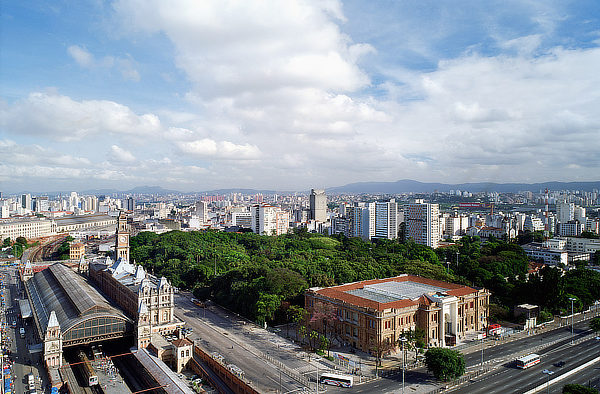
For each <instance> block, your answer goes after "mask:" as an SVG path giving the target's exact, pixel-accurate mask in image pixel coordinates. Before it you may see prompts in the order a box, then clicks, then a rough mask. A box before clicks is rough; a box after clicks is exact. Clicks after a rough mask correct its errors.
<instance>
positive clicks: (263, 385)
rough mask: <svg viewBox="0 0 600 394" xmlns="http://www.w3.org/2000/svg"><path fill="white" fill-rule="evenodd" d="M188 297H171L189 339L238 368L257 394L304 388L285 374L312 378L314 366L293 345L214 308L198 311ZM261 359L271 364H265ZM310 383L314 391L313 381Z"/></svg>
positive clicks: (176, 313) (314, 370)
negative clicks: (191, 331)
mask: <svg viewBox="0 0 600 394" xmlns="http://www.w3.org/2000/svg"><path fill="white" fill-rule="evenodd" d="M190 297H191V295H190V294H187V293H186V294H176V295H175V315H176V316H177V317H178V318H180V319H182V320H184V321H185V322H186V324H187V326H188V327H191V328H192V329H193V333H192V335H190V336H189V338H190V339H193V340H195V341H198V342H199V343H200V344H201V345H202V347H203V348H205V349H206V350H208V351H209V352H218V353H220V354H221V355H223V356H224V358H225V362H226V363H228V364H229V363H233V364H235V365H236V366H238V367H239V368H241V369H242V370H243V371H244V375H245V377H246V379H248V380H250V381H251V382H252V383H253V385H254V387H255V388H256V389H257V390H258V391H259V392H261V393H276V392H281V391H283V392H287V393H292V392H299V391H302V390H303V389H305V388H306V387H305V386H303V385H302V384H300V383H299V382H297V381H296V380H294V379H292V378H290V377H289V376H287V375H286V373H285V372H286V371H287V372H291V373H293V374H296V375H297V376H303V375H307V374H312V376H316V366H314V365H313V364H311V363H309V362H308V361H307V360H305V359H304V358H303V357H302V356H303V353H302V352H301V350H300V349H299V348H298V347H297V346H295V345H294V344H292V343H290V342H289V341H287V340H285V339H283V338H281V337H279V336H277V335H275V334H273V333H270V332H268V331H267V330H264V329H261V328H258V327H256V326H255V325H254V324H249V323H247V322H246V321H244V320H243V319H241V318H239V317H237V316H236V315H234V314H232V313H228V312H227V311H224V310H222V309H220V308H218V307H217V306H214V305H212V306H208V307H207V308H206V309H203V308H201V307H198V306H196V305H195V304H193V303H192V302H191V301H190ZM264 355H266V356H267V357H271V358H272V360H271V361H267V360H266V358H267V357H264ZM279 362H281V363H282V364H284V365H285V371H283V369H282V368H280V367H279V366H276V365H275V363H279ZM313 362H314V360H313ZM323 369H325V366H323ZM311 383H312V386H311V390H314V388H315V387H314V381H313V382H311Z"/></svg>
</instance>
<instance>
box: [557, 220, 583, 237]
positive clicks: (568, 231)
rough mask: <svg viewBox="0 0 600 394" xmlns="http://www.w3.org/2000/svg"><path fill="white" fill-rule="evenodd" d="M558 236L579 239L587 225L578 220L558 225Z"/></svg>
mask: <svg viewBox="0 0 600 394" xmlns="http://www.w3.org/2000/svg"><path fill="white" fill-rule="evenodd" d="M557 227H558V235H560V236H561V237H577V236H579V235H581V233H582V232H583V230H585V225H584V224H583V223H581V222H579V221H578V220H570V221H568V222H560V223H558V226H557Z"/></svg>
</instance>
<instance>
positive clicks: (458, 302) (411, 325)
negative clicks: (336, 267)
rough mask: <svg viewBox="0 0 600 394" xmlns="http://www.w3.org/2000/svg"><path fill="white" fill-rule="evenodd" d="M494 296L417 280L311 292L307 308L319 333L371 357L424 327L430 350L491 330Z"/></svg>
mask: <svg viewBox="0 0 600 394" xmlns="http://www.w3.org/2000/svg"><path fill="white" fill-rule="evenodd" d="M489 295H490V294H489V292H488V291H486V290H485V289H481V288H475V287H468V286H463V285H458V284H454V283H448V282H443V281H438V280H433V279H426V278H422V277H420V276H414V275H406V274H405V275H400V276H396V277H393V278H387V279H374V280H367V281H362V282H355V283H348V284H344V285H340V286H334V287H327V288H310V289H308V290H307V291H306V293H305V308H306V310H307V311H308V312H309V316H310V322H311V326H312V328H313V329H315V330H317V331H319V332H321V333H325V332H326V333H327V334H328V335H331V334H334V335H335V337H336V338H337V339H338V340H340V341H341V342H343V343H345V344H348V345H350V346H353V347H355V348H357V349H360V350H362V351H365V352H374V349H376V348H379V349H382V348H387V349H389V350H391V349H392V348H393V347H395V346H396V345H397V344H398V340H399V338H400V337H401V336H402V333H403V332H405V331H409V330H413V331H414V330H415V329H416V328H421V329H423V330H424V331H425V335H426V338H425V342H426V343H427V344H428V345H429V346H451V345H454V344H455V343H456V341H457V339H462V338H464V336H465V334H466V333H467V332H469V331H477V330H482V329H484V328H485V327H486V326H487V317H488V302H489Z"/></svg>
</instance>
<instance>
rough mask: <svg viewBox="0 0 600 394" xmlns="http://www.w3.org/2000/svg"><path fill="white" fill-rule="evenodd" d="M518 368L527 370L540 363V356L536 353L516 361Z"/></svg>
mask: <svg viewBox="0 0 600 394" xmlns="http://www.w3.org/2000/svg"><path fill="white" fill-rule="evenodd" d="M516 363H517V368H520V369H526V368H529V367H531V366H534V365H536V364H539V363H540V356H538V355H537V354H535V353H531V354H528V355H527V356H523V357H520V358H518V359H517V360H516Z"/></svg>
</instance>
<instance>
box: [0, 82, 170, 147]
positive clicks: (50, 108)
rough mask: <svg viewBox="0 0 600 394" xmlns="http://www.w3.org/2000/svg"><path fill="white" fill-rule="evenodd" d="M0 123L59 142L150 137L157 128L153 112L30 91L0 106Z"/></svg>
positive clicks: (23, 132)
mask: <svg viewBox="0 0 600 394" xmlns="http://www.w3.org/2000/svg"><path fill="white" fill-rule="evenodd" d="M0 115H2V116H1V120H0V125H1V126H2V127H3V128H4V129H5V130H6V131H8V132H10V133H14V134H20V133H22V134H29V135H43V136H45V137H47V138H50V139H55V140H59V141H73V140H80V139H82V138H85V137H87V136H90V135H94V134H103V133H112V134H117V135H138V136H145V137H150V136H153V135H155V134H157V133H158V132H159V131H160V130H161V124H160V120H159V118H158V117H157V116H156V115H154V114H143V115H137V114H135V113H134V112H133V111H132V110H131V109H129V108H128V107H126V106H124V105H122V104H118V103H116V102H114V101H106V100H82V101H76V100H73V99H71V98H70V97H67V96H61V95H57V94H45V93H31V94H30V95H29V96H28V97H27V98H26V99H22V100H20V101H17V102H16V103H14V104H13V105H9V106H5V107H4V108H2V109H0Z"/></svg>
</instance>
